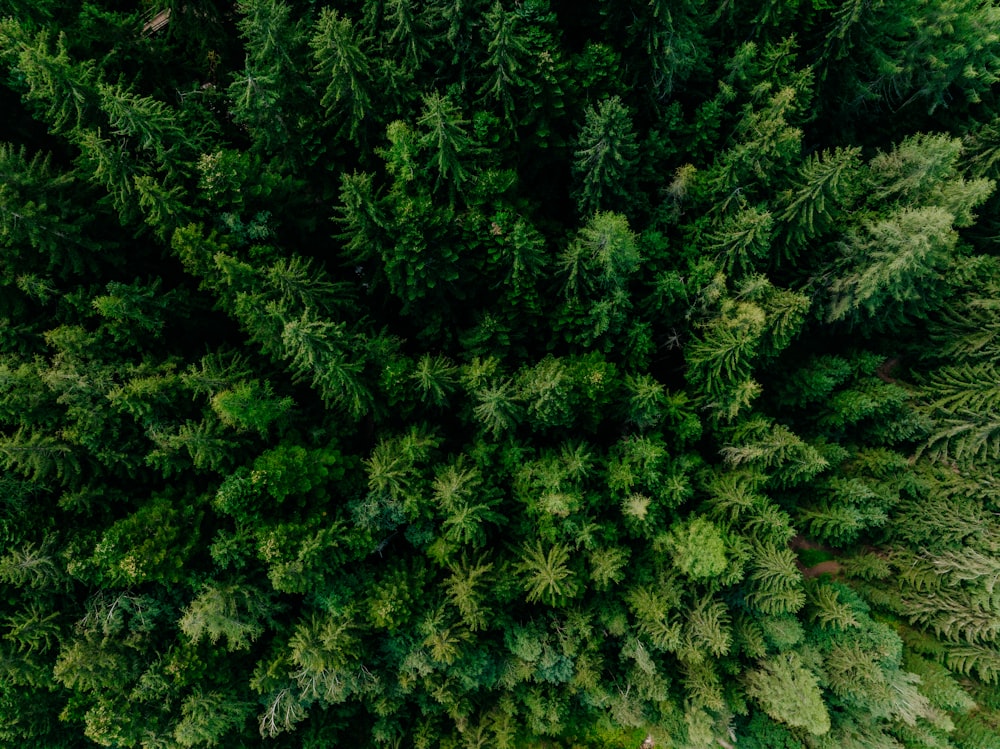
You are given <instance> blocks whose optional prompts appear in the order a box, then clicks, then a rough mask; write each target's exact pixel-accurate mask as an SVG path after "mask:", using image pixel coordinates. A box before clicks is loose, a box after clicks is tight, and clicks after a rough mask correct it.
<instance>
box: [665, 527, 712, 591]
mask: <svg viewBox="0 0 1000 749" xmlns="http://www.w3.org/2000/svg"><path fill="white" fill-rule="evenodd" d="M664 545H665V546H666V548H667V550H668V551H669V552H670V556H671V559H672V560H673V563H674V566H675V567H677V569H679V570H680V571H681V572H682V573H683V574H685V575H687V576H688V577H690V578H692V579H694V580H698V579H703V578H711V577H716V576H718V575H720V574H721V573H722V572H723V570H725V569H726V544H725V541H724V540H723V537H722V534H721V533H720V532H719V529H718V527H717V526H716V525H715V524H714V523H712V522H711V521H710V520H706V519H705V518H702V517H695V518H692V519H691V520H690V521H688V522H686V523H684V524H683V525H681V526H677V527H675V528H672V529H671V531H670V534H669V535H668V536H667V538H666V540H665V542H664Z"/></svg>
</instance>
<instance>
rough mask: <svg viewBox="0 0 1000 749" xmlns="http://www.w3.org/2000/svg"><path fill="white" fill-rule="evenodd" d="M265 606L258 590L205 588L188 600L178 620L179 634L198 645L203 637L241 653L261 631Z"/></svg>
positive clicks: (233, 586) (208, 586) (219, 587)
mask: <svg viewBox="0 0 1000 749" xmlns="http://www.w3.org/2000/svg"><path fill="white" fill-rule="evenodd" d="M267 610H268V604H267V602H266V600H265V599H264V597H263V596H262V595H261V594H260V592H259V591H256V590H254V589H253V588H250V587H248V586H246V585H215V584H211V585H206V586H205V587H204V588H203V589H202V590H201V591H200V592H199V593H198V595H197V596H195V598H194V599H193V600H192V601H191V603H190V604H189V605H188V607H187V608H186V609H185V611H184V615H183V616H182V617H181V620H180V623H179V624H180V628H181V631H182V632H183V633H184V634H185V635H187V636H188V637H190V638H191V639H192V640H193V641H194V642H198V641H199V640H201V639H202V638H203V637H207V638H208V639H209V640H210V641H211V642H213V643H216V642H219V640H220V639H221V638H223V637H225V638H226V647H227V649H229V650H230V651H232V650H245V649H247V648H249V647H250V643H252V642H253V641H254V640H256V639H257V637H259V636H260V634H261V633H262V632H263V631H264V628H263V626H262V623H261V619H262V617H263V616H264V615H265V614H266V612H267Z"/></svg>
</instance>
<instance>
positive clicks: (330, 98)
mask: <svg viewBox="0 0 1000 749" xmlns="http://www.w3.org/2000/svg"><path fill="white" fill-rule="evenodd" d="M367 42H368V40H367V39H360V38H358V36H357V34H356V32H355V30H354V25H353V24H352V22H351V19H350V18H347V17H346V16H341V15H340V14H339V13H338V12H337V11H336V10H333V9H331V8H323V9H322V10H321V11H320V15H319V18H318V19H317V21H316V26H315V31H314V32H313V36H312V39H311V40H310V46H311V47H312V50H313V59H314V60H315V61H316V64H315V68H314V70H315V78H316V82H317V84H318V85H319V87H320V88H322V90H323V96H322V98H321V99H320V104H322V105H323V107H324V108H325V109H326V114H327V118H328V119H330V120H332V119H333V118H334V116H335V115H339V114H340V113H341V112H343V113H344V115H345V119H346V127H345V131H346V134H347V136H348V137H349V138H352V139H353V138H355V137H357V136H359V135H360V134H361V127H362V124H363V123H365V121H366V118H370V117H371V116H372V111H371V110H372V109H373V106H372V104H373V100H374V99H375V97H376V74H375V71H374V70H373V67H372V64H371V62H370V60H369V59H368V56H367V54H366V52H365V50H364V49H363V46H364V45H366V43H367Z"/></svg>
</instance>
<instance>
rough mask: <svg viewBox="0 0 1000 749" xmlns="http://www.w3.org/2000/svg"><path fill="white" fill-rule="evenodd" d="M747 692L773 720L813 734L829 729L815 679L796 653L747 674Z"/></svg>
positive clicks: (771, 660)
mask: <svg viewBox="0 0 1000 749" xmlns="http://www.w3.org/2000/svg"><path fill="white" fill-rule="evenodd" d="M746 680H747V693H748V694H749V695H750V696H751V697H752V698H753V699H754V700H756V701H757V702H759V703H760V705H761V707H763V708H764V711H765V712H766V713H767V714H768V715H770V716H771V717H772V718H774V719H775V720H777V721H779V722H782V723H785V724H787V725H790V726H793V727H798V728H803V729H805V730H806V731H808V732H809V733H810V734H813V735H822V734H824V733H826V732H827V731H829V730H830V715H829V713H828V711H827V708H826V706H825V705H824V704H823V700H822V693H821V692H820V689H819V685H818V684H817V679H816V676H815V675H814V674H813V673H812V672H810V671H809V669H808V668H806V666H805V665H804V664H803V663H802V659H801V658H800V657H799V655H798V654H797V653H785V654H782V655H778V656H773V657H771V658H768V659H766V660H764V661H762V662H761V664H760V665H759V666H758V668H757V669H755V670H753V671H751V672H750V673H748V674H747V677H746Z"/></svg>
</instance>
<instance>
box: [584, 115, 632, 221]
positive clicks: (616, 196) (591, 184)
mask: <svg viewBox="0 0 1000 749" xmlns="http://www.w3.org/2000/svg"><path fill="white" fill-rule="evenodd" d="M573 156H574V162H573V175H574V177H575V178H576V180H577V188H576V202H577V208H578V210H579V212H580V215H582V216H584V217H586V216H590V215H591V214H594V213H596V212H597V211H600V210H605V211H607V210H621V209H622V208H627V207H629V204H630V201H629V200H628V198H629V196H631V195H633V194H634V184H633V179H634V177H635V169H636V166H637V164H638V142H637V140H636V134H635V130H634V127H633V125H632V118H631V115H630V114H629V111H628V109H627V108H626V107H625V105H624V104H623V103H622V101H621V99H620V98H619V97H617V96H613V97H611V98H610V99H606V100H604V101H602V102H601V103H600V104H599V105H598V106H597V108H593V107H591V108H590V109H588V110H587V115H586V120H585V122H584V125H583V128H582V130H581V131H580V136H579V139H578V141H577V148H576V151H574V153H573Z"/></svg>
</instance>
